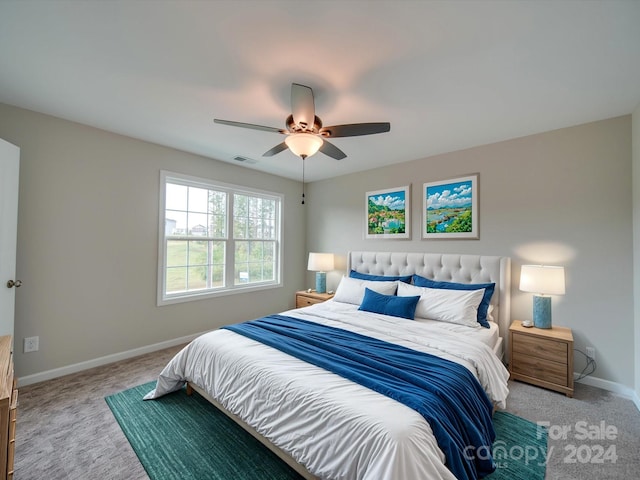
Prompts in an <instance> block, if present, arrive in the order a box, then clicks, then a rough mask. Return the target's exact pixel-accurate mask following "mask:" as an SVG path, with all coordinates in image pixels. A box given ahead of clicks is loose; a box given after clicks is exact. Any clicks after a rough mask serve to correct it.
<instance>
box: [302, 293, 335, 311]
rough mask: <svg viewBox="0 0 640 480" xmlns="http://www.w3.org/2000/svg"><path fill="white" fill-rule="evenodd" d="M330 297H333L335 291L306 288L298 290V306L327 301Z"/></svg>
mask: <svg viewBox="0 0 640 480" xmlns="http://www.w3.org/2000/svg"><path fill="white" fill-rule="evenodd" d="M330 298H333V293H331V294H329V293H316V292H315V291H312V292H307V291H306V290H300V291H299V292H296V308H301V307H308V306H309V305H313V304H314V303H322V302H326V301H327V300H329V299H330Z"/></svg>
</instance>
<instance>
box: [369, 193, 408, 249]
mask: <svg viewBox="0 0 640 480" xmlns="http://www.w3.org/2000/svg"><path fill="white" fill-rule="evenodd" d="M365 206H366V207H365V208H366V217H365V228H364V231H365V239H408V238H411V185H406V186H404V187H397V188H387V189H385V190H376V191H373V192H366V194H365Z"/></svg>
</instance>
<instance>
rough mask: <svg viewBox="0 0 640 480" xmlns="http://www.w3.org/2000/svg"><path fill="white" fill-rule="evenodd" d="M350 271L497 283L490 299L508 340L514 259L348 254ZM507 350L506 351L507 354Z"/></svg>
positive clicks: (439, 254) (387, 253) (378, 253)
mask: <svg viewBox="0 0 640 480" xmlns="http://www.w3.org/2000/svg"><path fill="white" fill-rule="evenodd" d="M350 270H355V271H357V272H360V273H370V274H374V275H413V274H414V273H415V274H417V275H420V276H422V277H425V278H430V279H432V280H440V281H445V282H457V283H489V282H494V283H495V284H496V289H495V293H494V294H493V297H492V298H491V305H493V312H492V315H493V318H494V320H495V322H496V323H497V324H498V328H499V331H500V336H501V337H502V338H503V340H504V342H505V344H506V342H507V341H508V338H509V336H508V333H509V325H510V323H511V259H510V258H509V257H497V256H484V255H458V254H450V253H445V254H441V253H401V252H356V251H354V252H349V254H348V255H347V274H348V272H349V271H350ZM506 351H508V350H507V349H505V352H506Z"/></svg>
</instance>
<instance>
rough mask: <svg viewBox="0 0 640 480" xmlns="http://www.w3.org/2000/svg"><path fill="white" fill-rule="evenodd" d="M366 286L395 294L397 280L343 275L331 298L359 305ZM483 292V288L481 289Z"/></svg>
mask: <svg viewBox="0 0 640 480" xmlns="http://www.w3.org/2000/svg"><path fill="white" fill-rule="evenodd" d="M365 288H368V289H369V290H373V291H374V292H378V293H381V294H383V295H395V294H396V289H397V288H398V282H373V281H371V280H360V279H359V278H351V277H347V276H343V277H342V280H340V284H339V285H338V288H337V289H336V294H335V295H334V297H333V300H334V301H336V302H342V303H353V304H354V305H360V304H361V303H362V299H363V298H364V289H365ZM482 291H483V292H484V290H482Z"/></svg>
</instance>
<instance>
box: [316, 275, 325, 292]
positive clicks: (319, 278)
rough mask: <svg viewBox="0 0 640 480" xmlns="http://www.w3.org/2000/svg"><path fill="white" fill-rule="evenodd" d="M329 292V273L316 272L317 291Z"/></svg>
mask: <svg viewBox="0 0 640 480" xmlns="http://www.w3.org/2000/svg"><path fill="white" fill-rule="evenodd" d="M326 292H327V274H326V272H316V293H326Z"/></svg>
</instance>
